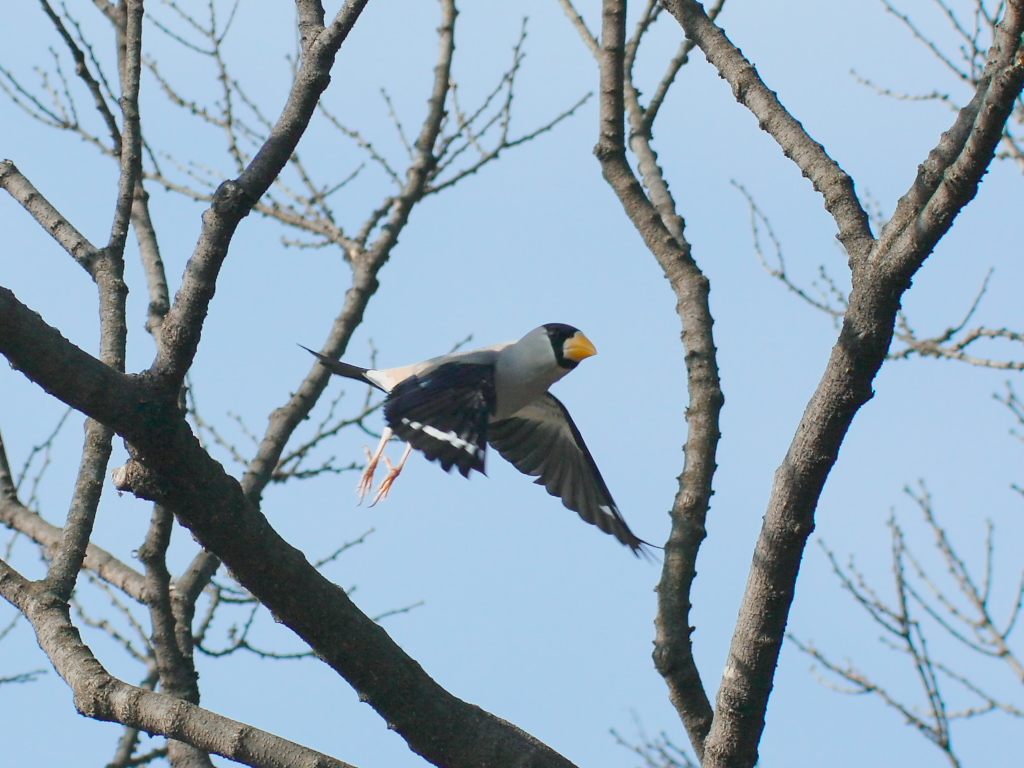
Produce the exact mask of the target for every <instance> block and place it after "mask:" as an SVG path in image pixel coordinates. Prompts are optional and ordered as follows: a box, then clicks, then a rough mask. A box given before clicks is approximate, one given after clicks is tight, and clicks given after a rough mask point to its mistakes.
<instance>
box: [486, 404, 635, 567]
mask: <svg viewBox="0 0 1024 768" xmlns="http://www.w3.org/2000/svg"><path fill="white" fill-rule="evenodd" d="M489 440H490V443H491V445H492V446H494V448H495V450H497V451H498V453H500V454H501V455H502V456H504V457H505V458H506V459H507V460H508V461H509V462H511V463H512V465H513V466H514V467H515V468H516V469H518V470H519V471H520V472H522V473H524V474H527V475H531V476H533V477H536V478H537V479H536V480H534V482H535V483H537V484H538V485H543V486H544V487H545V488H546V489H547V491H548V493H550V494H551V495H552V496H557V497H558V498H560V499H561V500H562V504H564V505H565V506H566V507H568V508H569V509H571V510H573V511H574V512H577V513H579V516H580V517H582V518H583V519H584V520H586V521H587V522H588V523H590V524H591V525H596V526H597V527H598V528H600V529H601V530H602V531H604V532H605V533H610V534H611V535H612V536H614V537H615V538H616V539H618V540H619V541H621V542H622V543H623V544H625V545H626V546H627V547H629V548H630V549H632V550H633V552H634V554H637V555H639V554H641V553H642V552H643V548H642V545H643V544H645V543H646V542H644V541H643V540H642V539H640V538H637V536H635V535H634V534H633V532H632V531H631V530H629V526H628V525H626V521H625V520H624V519H623V517H622V515H621V514H620V512H619V508H618V507H617V506H616V505H615V501H614V500H613V499H612V495H611V493H609V492H608V486H607V485H605V482H604V478H602V477H601V473H600V472H599V471H598V469H597V464H596V463H594V457H593V456H591V455H590V451H589V450H587V445H586V443H584V442H583V437H582V436H581V435H580V431H579V429H577V428H576V425H575V424H574V423H573V420H572V418H571V417H570V416H569V412H568V411H567V410H566V409H565V406H564V405H562V403H561V402H559V400H558V398H556V397H555V396H554V395H551V394H546V395H545V396H544V397H541V398H539V399H538V400H536V401H535V402H533V403H531V404H530V405H528V406H527V407H525V408H523V409H522V410H520V411H518V412H517V413H516V415H515V416H513V417H511V418H508V419H501V420H500V421H493V422H491V427H490V437H489Z"/></svg>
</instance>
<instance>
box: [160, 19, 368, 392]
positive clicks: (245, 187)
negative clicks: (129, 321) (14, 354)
mask: <svg viewBox="0 0 1024 768" xmlns="http://www.w3.org/2000/svg"><path fill="white" fill-rule="evenodd" d="M366 2H367V0H349V2H348V3H346V5H345V6H344V7H343V8H342V9H341V10H340V11H339V12H338V15H337V17H336V18H335V19H334V21H333V22H332V23H331V25H330V26H328V27H325V28H323V29H322V30H320V31H319V32H317V33H316V36H315V39H313V40H312V41H311V42H310V44H309V46H308V47H307V48H306V50H305V55H304V56H303V59H302V65H301V67H300V68H299V70H298V72H297V73H296V76H295V83H294V84H293V86H292V89H291V92H290V93H289V95H288V100H287V103H286V104H285V106H284V109H283V110H282V112H281V116H280V117H279V118H278V121H277V123H276V124H275V125H274V128H273V130H272V131H271V132H270V136H269V137H268V138H267V140H266V141H265V142H264V143H263V146H262V147H261V148H260V150H259V152H257V154H256V156H255V157H254V158H253V159H252V161H251V162H250V163H249V164H248V166H247V167H246V169H245V170H244V171H243V172H242V174H241V175H240V176H239V177H238V178H237V179H235V180H232V181H226V182H224V183H223V184H221V185H220V187H219V188H218V189H217V192H216V193H215V195H214V201H213V204H212V205H211V206H210V208H208V209H207V211H206V213H204V214H203V228H202V232H201V233H200V235H199V242H198V243H197V245H196V248H195V251H194V252H193V254H192V257H191V258H190V259H189V262H188V265H187V266H186V268H185V274H184V275H183V277H182V283H181V288H180V289H179V290H178V294H177V296H176V297H175V300H174V305H173V306H172V307H171V309H170V311H169V312H168V313H167V317H166V318H165V320H164V326H163V332H162V334H161V342H162V343H161V345H160V349H159V352H158V354H157V357H156V360H154V362H153V366H152V368H151V369H150V370H151V371H152V372H153V373H154V374H155V375H156V376H157V378H158V379H160V380H161V383H162V384H163V386H164V387H165V389H166V391H169V392H173V393H174V395H175V396H176V395H177V392H178V390H179V389H180V387H181V384H182V381H183V380H184V376H185V373H186V372H187V371H188V369H189V367H190V366H191V364H192V359H193V358H194V356H195V353H196V349H197V348H198V345H199V338H200V335H201V333H202V326H203V322H204V321H205V319H206V313H207V311H208V309H209V305H210V301H211V300H212V299H213V293H214V290H215V287H216V282H217V276H218V274H219V273H220V268H221V265H222V264H223V263H224V259H225V258H226V257H227V251H228V246H229V244H230V242H231V238H232V237H233V235H234V232H235V229H236V228H237V226H238V224H239V223H240V222H241V220H242V218H243V217H244V216H246V215H247V214H248V213H249V211H250V210H251V209H252V206H253V205H255V204H256V203H257V202H258V201H259V199H260V198H261V197H263V194H264V193H265V192H266V191H267V190H268V189H269V188H270V185H271V184H272V183H273V182H274V179H276V178H277V176H278V174H279V173H280V172H281V170H282V169H283V168H284V166H285V164H286V163H287V162H288V159H289V158H290V157H291V155H292V152H294V150H295V147H296V145H297V144H298V141H299V139H300V138H301V136H302V134H303V132H304V131H305V129H306V126H307V125H308V124H309V120H310V117H312V115H313V111H314V110H315V108H316V103H317V100H318V99H319V98H320V94H322V93H323V91H324V89H326V88H327V85H328V84H329V83H330V70H331V67H332V65H333V63H334V59H335V56H336V55H337V53H338V50H339V49H340V48H341V44H342V43H343V42H344V41H345V38H346V37H347V35H348V33H349V31H350V30H351V29H352V27H353V25H354V24H355V22H356V20H357V19H358V18H359V14H360V13H361V12H362V10H363V8H364V7H365V5H366ZM304 20H307V21H308V18H306V19H304ZM304 34H307V32H305V31H304Z"/></svg>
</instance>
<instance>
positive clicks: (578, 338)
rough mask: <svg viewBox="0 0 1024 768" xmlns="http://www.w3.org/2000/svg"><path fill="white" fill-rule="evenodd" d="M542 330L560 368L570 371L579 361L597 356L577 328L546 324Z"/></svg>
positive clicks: (559, 324)
mask: <svg viewBox="0 0 1024 768" xmlns="http://www.w3.org/2000/svg"><path fill="white" fill-rule="evenodd" d="M544 330H545V331H547V334H548V339H550V341H551V349H552V350H554V353H555V360H556V361H557V362H558V364H559V365H560V366H561V367H562V368H568V369H569V370H572V369H573V368H575V367H576V366H577V365H579V363H580V360H583V359H584V358H587V357H590V356H591V355H596V354H597V350H596V349H594V345H593V344H592V343H591V342H590V339H588V338H587V337H586V336H584V335H583V331H581V330H580V329H579V328H574V327H573V326H571V325H566V324H565V323H546V324H545V325H544Z"/></svg>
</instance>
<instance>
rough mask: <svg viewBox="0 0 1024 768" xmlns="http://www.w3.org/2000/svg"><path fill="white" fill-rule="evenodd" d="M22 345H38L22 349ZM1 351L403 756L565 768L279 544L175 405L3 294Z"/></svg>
mask: <svg viewBox="0 0 1024 768" xmlns="http://www.w3.org/2000/svg"><path fill="white" fill-rule="evenodd" d="M31 339H36V340H40V343H39V344H34V345H33V344H30V343H28V341H26V340H31ZM0 353H2V354H4V355H6V356H7V358H8V359H9V360H10V361H11V363H12V364H13V365H14V366H15V367H16V368H19V369H20V370H22V371H23V372H25V373H26V374H27V375H28V376H29V377H30V378H32V379H33V381H35V382H36V383H37V384H38V385H39V386H41V387H42V388H43V389H44V390H46V391H47V392H50V393H51V394H53V395H54V396H55V397H57V398H58V399H61V400H63V401H64V402H66V403H68V404H69V405H74V407H77V408H79V409H80V410H82V411H83V412H84V413H85V414H86V415H88V416H90V417H92V418H95V419H97V420H105V421H106V422H107V426H109V427H111V428H112V429H114V430H115V431H116V432H117V433H118V434H120V435H121V436H122V437H124V438H125V441H126V443H127V445H128V448H129V452H130V454H131V456H132V460H131V461H130V462H129V463H128V464H127V465H126V466H124V467H121V468H120V469H119V470H116V471H115V473H114V482H115V485H116V486H117V487H118V488H119V489H121V490H129V491H131V492H132V493H134V494H135V495H136V496H139V497H141V498H147V499H150V500H152V501H157V502H159V503H162V504H165V505H167V506H169V507H172V508H174V509H175V510H176V511H177V514H178V519H179V521H180V522H181V523H182V524H183V525H184V526H186V527H187V528H189V530H191V532H192V534H193V535H194V536H195V538H196V540H197V541H198V542H199V543H200V544H201V545H202V546H203V547H204V548H205V549H207V550H209V551H210V552H213V553H214V554H216V555H217V557H219V558H220V559H221V560H223V562H224V563H225V564H226V565H227V566H228V567H229V568H230V569H231V573H232V575H233V576H234V577H235V579H236V580H237V581H238V583H239V584H241V585H242V586H243V587H244V588H245V589H247V590H249V592H251V593H252V595H253V596H254V597H256V598H257V599H258V600H259V601H260V602H262V603H263V604H264V605H265V606H267V608H268V609H269V610H270V611H271V612H272V613H273V615H274V617H275V619H277V620H278V621H280V622H282V623H283V624H285V625H287V626H288V627H290V628H291V629H292V631H294V632H295V633H296V634H297V635H298V636H299V637H300V638H302V639H303V640H304V641H305V642H306V643H307V644H308V645H309V646H310V647H311V648H312V649H313V650H314V651H315V652H316V654H317V656H318V657H320V658H321V659H322V660H323V661H324V662H325V663H326V664H328V665H329V666H330V667H331V668H333V669H334V670H335V671H336V672H338V674H339V675H341V676H342V677H344V678H345V679H346V680H347V681H348V682H349V683H350V684H351V685H352V686H353V688H355V690H356V691H357V692H358V693H359V695H360V697H361V698H362V699H363V700H364V701H366V702H367V703H369V704H370V705H371V706H372V707H374V709H375V710H377V712H378V713H379V714H380V715H381V716H382V717H383V718H384V719H385V720H386V721H387V722H388V724H389V725H390V726H391V727H392V728H393V729H394V730H395V731H397V732H398V733H399V734H401V735H402V737H403V738H405V739H406V741H407V742H408V743H409V746H410V748H411V749H412V750H413V751H415V752H416V753H418V754H420V755H422V756H424V757H425V758H426V759H428V760H430V761H432V762H435V763H438V764H445V765H450V766H453V768H476V766H480V765H505V764H517V763H518V764H524V765H531V766H535V767H536V768H541V767H542V766H552V767H556V766H560V767H561V768H568V767H569V766H571V763H569V761H568V760H566V759H565V758H564V757H562V756H561V755H559V754H557V753H556V752H554V751H553V750H552V749H551V748H550V747H548V746H546V745H545V744H543V743H542V742H540V741H538V740H537V739H536V738H534V737H532V736H530V735H528V734H526V733H524V732H523V731H521V730H520V729H518V728H516V727H515V726H513V725H511V724H510V723H508V722H506V721H504V720H502V719H500V718H498V717H496V716H494V715H492V714H490V713H488V712H486V711H484V710H482V709H480V708H479V707H476V706H474V705H472V704H469V703H467V702H464V701H462V700H460V699H458V698H456V697H455V696H453V695H452V694H451V693H449V692H448V691H446V690H445V689H444V688H442V687H441V686H440V685H438V684H437V683H436V682H435V681H434V680H432V679H431V678H430V677H429V676H428V675H427V674H426V672H425V671H424V670H423V669H422V668H421V667H420V666H419V664H417V663H416V662H415V661H414V660H413V659H411V658H410V657H409V656H408V655H407V654H406V653H405V652H404V651H403V650H402V649H401V648H400V647H399V646H398V645H397V644H396V643H395V642H394V641H393V640H392V639H391V638H390V637H389V636H388V635H387V633H386V632H385V631H384V629H383V628H381V626H380V625H379V624H377V623H375V622H374V621H373V620H372V619H370V618H369V617H367V616H366V615H365V614H363V613H362V612H361V611H360V610H359V609H358V608H357V607H356V606H355V605H354V604H353V603H352V601H351V600H350V599H349V597H348V596H347V595H346V594H345V591H344V590H343V589H341V588H339V587H338V586H337V585H335V584H333V583H331V582H330V581H328V580H327V579H326V578H324V577H323V576H322V575H321V574H320V573H319V571H317V570H316V569H315V568H313V566H312V565H310V563H309V562H308V561H307V560H306V558H305V556H304V555H303V554H302V552H300V551H299V550H297V549H295V548H294V547H292V546H291V545H290V544H288V542H286V541H285V540H284V539H283V538H281V536H280V535H279V534H278V533H277V532H276V531H275V530H274V529H273V528H272V527H271V526H270V524H269V522H268V521H267V519H266V518H265V517H264V516H263V515H262V514H261V513H260V512H259V510H258V509H257V508H256V507H255V506H254V505H253V504H252V502H251V501H250V500H249V499H248V498H247V495H246V493H245V491H244V490H243V488H242V487H241V486H240V485H239V483H238V481H236V480H235V479H234V478H232V477H230V476H229V475H227V474H226V473H225V472H224V468H223V467H222V466H221V465H220V464H219V463H218V462H216V461H215V460H214V459H213V458H212V457H210V456H209V454H207V453H206V452H205V451H204V450H203V449H202V447H201V446H200V445H199V443H198V441H197V440H196V439H195V437H194V436H193V435H192V433H191V431H190V430H189V428H188V425H187V423H186V421H185V420H184V418H183V416H182V415H181V413H180V412H179V411H178V409H177V407H176V405H175V404H173V403H167V402H166V400H165V399H164V398H154V397H153V395H152V394H151V393H150V392H149V391H148V388H147V387H146V386H143V385H142V384H140V381H139V379H138V378H136V377H128V376H125V375H124V374H120V373H118V372H116V371H113V370H112V369H110V368H109V367H108V366H105V365H103V364H102V363H101V362H99V361H98V360H95V359H94V358H91V357H90V356H89V355H86V354H85V353H84V352H82V351H81V350H78V349H77V348H76V347H74V345H72V344H71V343H70V342H68V341H67V340H65V339H63V338H61V337H60V335H59V334H58V333H57V332H56V331H55V330H54V329H52V328H50V327H48V326H46V324H45V323H44V322H43V321H42V319H41V318H39V316H38V315H36V314H35V313H33V312H31V311H30V310H28V309H27V308H26V307H24V305H22V304H21V303H20V302H18V301H17V299H15V298H14V297H13V294H11V293H10V291H6V290H3V289H0ZM69 360H70V361H73V363H70V364H68V363H67V362H66V361H69ZM62 363H64V364H62ZM144 381H145V380H143V382H144ZM3 578H4V577H3V575H2V574H0V587H2V586H3ZM181 706H186V705H185V704H184V703H181ZM188 711H189V712H192V711H193V710H188ZM122 722H124V721H122ZM128 724H130V723H128ZM173 737H174V738H177V739H179V740H183V741H188V739H186V738H183V737H182V736H179V735H174V736H173ZM197 746H198V745H197ZM214 751H216V750H214Z"/></svg>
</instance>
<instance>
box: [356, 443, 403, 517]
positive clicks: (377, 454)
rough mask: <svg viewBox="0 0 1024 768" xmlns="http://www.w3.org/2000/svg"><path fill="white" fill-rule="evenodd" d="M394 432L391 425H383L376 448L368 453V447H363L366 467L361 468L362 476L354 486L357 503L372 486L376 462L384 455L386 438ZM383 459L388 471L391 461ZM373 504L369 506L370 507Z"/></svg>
mask: <svg viewBox="0 0 1024 768" xmlns="http://www.w3.org/2000/svg"><path fill="white" fill-rule="evenodd" d="M392 435H394V432H392V431H391V427H385V428H384V432H383V434H381V436H380V443H379V444H378V445H377V450H376V451H374V452H373V453H370V449H369V448H366V447H364V448H363V450H364V451H366V469H364V470H363V476H362V477H361V478H360V479H359V485H357V486H356V493H358V494H359V503H360V504H362V503H363V499H365V498H366V494H368V493H369V492H370V489H371V488H373V474H374V473H375V472H376V471H377V464H378V463H379V462H380V459H381V456H384V448H385V447H386V446H387V444H388V440H390V439H391V437H392ZM384 461H386V462H387V464H388V471H389V472H390V471H391V462H389V461H387V457H385V459H384ZM377 501H378V500H377V499H374V502H373V504H376V503H377ZM373 504H371V505H370V506H371V507H372V506H373Z"/></svg>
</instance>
